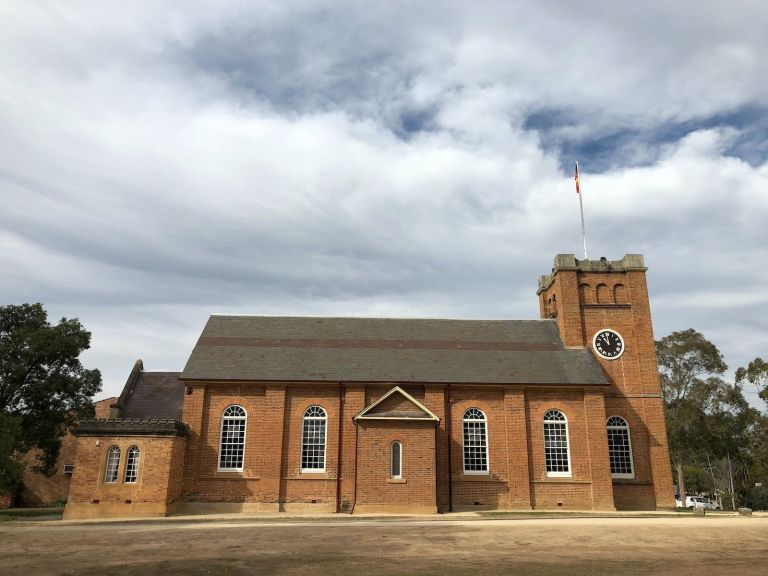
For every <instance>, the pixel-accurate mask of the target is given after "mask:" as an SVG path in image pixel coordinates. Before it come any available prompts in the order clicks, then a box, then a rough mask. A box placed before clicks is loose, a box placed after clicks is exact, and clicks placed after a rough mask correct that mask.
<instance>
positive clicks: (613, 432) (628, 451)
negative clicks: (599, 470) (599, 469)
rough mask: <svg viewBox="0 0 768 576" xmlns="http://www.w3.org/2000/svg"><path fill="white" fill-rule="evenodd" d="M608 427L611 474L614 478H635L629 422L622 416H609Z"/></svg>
mask: <svg viewBox="0 0 768 576" xmlns="http://www.w3.org/2000/svg"><path fill="white" fill-rule="evenodd" d="M606 427H607V429H608V457H609V458H610V460H611V476H613V477H614V478H634V477H635V471H634V467H633V465H632V441H631V440H630V437H629V424H627V421H626V420H624V418H622V417H621V416H611V417H610V418H608V422H607V423H606Z"/></svg>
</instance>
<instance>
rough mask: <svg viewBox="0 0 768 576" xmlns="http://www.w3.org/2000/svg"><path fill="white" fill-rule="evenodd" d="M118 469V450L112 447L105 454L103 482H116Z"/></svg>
mask: <svg viewBox="0 0 768 576" xmlns="http://www.w3.org/2000/svg"><path fill="white" fill-rule="evenodd" d="M119 467H120V448H118V447H117V446H112V447H111V448H110V449H109V452H107V466H106V470H105V472H104V482H106V483H107V484H114V483H115V482H117V469H118V468H119Z"/></svg>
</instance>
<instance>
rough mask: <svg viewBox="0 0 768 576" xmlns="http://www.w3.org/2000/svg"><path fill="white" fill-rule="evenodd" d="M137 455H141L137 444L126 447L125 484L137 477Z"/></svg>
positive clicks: (131, 482)
mask: <svg viewBox="0 0 768 576" xmlns="http://www.w3.org/2000/svg"><path fill="white" fill-rule="evenodd" d="M139 456H141V451H140V450H139V447H138V446H131V447H130V448H128V456H126V458H125V483H126V484H133V483H134V482H136V480H137V479H138V477H139Z"/></svg>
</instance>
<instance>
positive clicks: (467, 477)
mask: <svg viewBox="0 0 768 576" xmlns="http://www.w3.org/2000/svg"><path fill="white" fill-rule="evenodd" d="M455 481H457V482H502V483H506V480H504V479H503V478H492V477H491V475H490V474H482V475H480V474H478V475H474V474H464V475H463V476H460V477H459V478H457V479H456V480H455Z"/></svg>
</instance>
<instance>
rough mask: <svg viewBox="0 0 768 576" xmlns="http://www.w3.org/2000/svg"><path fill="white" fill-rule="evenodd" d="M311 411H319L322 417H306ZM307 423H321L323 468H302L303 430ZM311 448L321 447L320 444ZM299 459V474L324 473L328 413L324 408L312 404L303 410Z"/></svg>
mask: <svg viewBox="0 0 768 576" xmlns="http://www.w3.org/2000/svg"><path fill="white" fill-rule="evenodd" d="M313 409H317V410H320V411H321V412H322V413H323V415H322V416H307V414H310V412H311V411H312V410H313ZM308 421H314V422H318V421H319V422H322V423H323V443H322V447H323V466H322V468H305V467H304V446H305V445H304V437H305V434H304V430H305V427H306V426H307V424H308V423H309V422H308ZM312 446H321V444H312ZM299 457H300V458H301V461H300V466H301V473H302V474H322V473H324V472H325V465H326V460H327V457H328V412H327V411H326V409H325V408H323V407H322V406H319V405H317V404H312V406H309V407H307V409H306V410H304V415H303V416H302V418H301V453H300V454H299Z"/></svg>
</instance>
